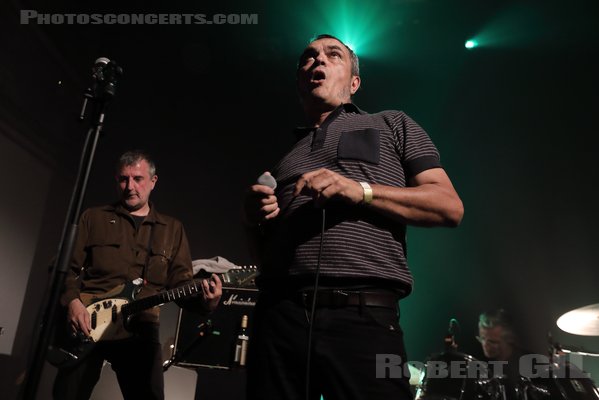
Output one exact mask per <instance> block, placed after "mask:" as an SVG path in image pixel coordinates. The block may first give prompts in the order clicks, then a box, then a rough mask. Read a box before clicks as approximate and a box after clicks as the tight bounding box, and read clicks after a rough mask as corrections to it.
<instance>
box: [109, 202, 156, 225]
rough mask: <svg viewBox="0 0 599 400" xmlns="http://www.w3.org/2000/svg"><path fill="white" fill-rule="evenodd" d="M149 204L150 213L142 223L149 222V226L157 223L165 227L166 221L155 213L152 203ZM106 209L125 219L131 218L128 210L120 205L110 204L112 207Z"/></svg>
mask: <svg viewBox="0 0 599 400" xmlns="http://www.w3.org/2000/svg"><path fill="white" fill-rule="evenodd" d="M149 204H150V212H149V213H148V215H147V216H146V218H145V220H144V222H149V223H151V224H154V223H157V224H162V225H166V221H165V220H164V218H163V217H162V214H160V213H158V211H156V207H154V204H153V203H152V202H150V203H149ZM108 208H109V209H110V210H111V211H114V212H115V213H117V214H121V215H123V216H126V217H127V218H130V217H131V213H130V212H129V210H127V209H126V208H125V207H123V205H122V204H121V203H115V204H112V205H110V206H108Z"/></svg>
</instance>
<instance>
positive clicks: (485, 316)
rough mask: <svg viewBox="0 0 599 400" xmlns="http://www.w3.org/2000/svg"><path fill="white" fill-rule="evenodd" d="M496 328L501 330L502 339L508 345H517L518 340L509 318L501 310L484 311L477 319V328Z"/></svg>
mask: <svg viewBox="0 0 599 400" xmlns="http://www.w3.org/2000/svg"><path fill="white" fill-rule="evenodd" d="M496 326H500V327H502V328H503V332H504V339H505V340H506V342H508V343H510V344H517V342H518V339H517V335H516V332H515V328H514V322H513V320H512V318H511V316H510V315H509V314H508V312H507V311H505V310H504V309H503V308H499V309H497V310H492V311H485V312H484V313H482V314H480V316H479V318H478V327H479V328H483V329H490V328H494V327H496Z"/></svg>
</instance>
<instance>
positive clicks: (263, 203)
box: [245, 172, 281, 225]
mask: <svg viewBox="0 0 599 400" xmlns="http://www.w3.org/2000/svg"><path fill="white" fill-rule="evenodd" d="M276 187H277V181H276V180H275V178H274V177H273V176H272V175H271V174H270V173H269V172H265V173H263V174H262V175H260V176H259V177H258V179H257V181H256V184H255V185H252V186H251V187H250V190H249V193H248V195H247V196H246V200H245V216H246V219H247V222H249V223H250V224H252V225H257V224H260V223H262V222H264V221H267V220H270V219H273V218H275V217H276V216H277V215H279V212H280V211H281V209H280V208H279V204H278V202H277V196H275V189H276Z"/></svg>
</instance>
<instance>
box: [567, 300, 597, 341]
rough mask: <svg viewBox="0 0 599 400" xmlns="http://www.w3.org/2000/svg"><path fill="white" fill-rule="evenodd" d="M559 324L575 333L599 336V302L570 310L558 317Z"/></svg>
mask: <svg viewBox="0 0 599 400" xmlns="http://www.w3.org/2000/svg"><path fill="white" fill-rule="evenodd" d="M557 326H559V328H560V329H561V330H563V331H565V332H568V333H573V334H574V335H582V336H599V304H591V305H589V306H584V307H580V308H577V309H574V310H572V311H568V312H567V313H565V314H564V315H562V316H561V317H559V318H558V319H557Z"/></svg>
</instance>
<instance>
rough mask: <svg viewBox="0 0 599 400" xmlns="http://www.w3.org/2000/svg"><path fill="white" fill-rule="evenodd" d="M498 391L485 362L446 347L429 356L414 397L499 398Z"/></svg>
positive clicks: (445, 399)
mask: <svg viewBox="0 0 599 400" xmlns="http://www.w3.org/2000/svg"><path fill="white" fill-rule="evenodd" d="M499 391H501V388H500V387H497V385H496V382H493V381H492V380H489V379H488V371H487V366H486V364H485V363H483V362H481V361H478V360H477V359H476V358H474V357H472V356H470V355H468V354H464V353H458V352H454V351H447V352H444V353H440V354H437V355H434V356H432V357H430V358H429V359H428V360H427V362H426V364H425V368H424V371H423V373H422V378H421V380H420V384H419V385H418V387H417V390H416V396H415V400H490V399H496V398H498V397H497V393H499Z"/></svg>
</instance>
